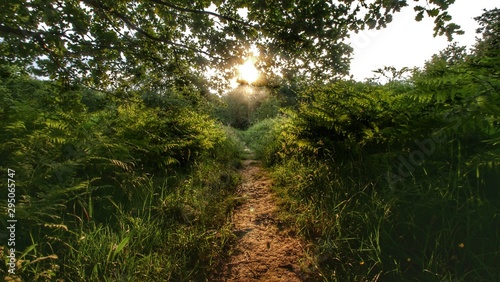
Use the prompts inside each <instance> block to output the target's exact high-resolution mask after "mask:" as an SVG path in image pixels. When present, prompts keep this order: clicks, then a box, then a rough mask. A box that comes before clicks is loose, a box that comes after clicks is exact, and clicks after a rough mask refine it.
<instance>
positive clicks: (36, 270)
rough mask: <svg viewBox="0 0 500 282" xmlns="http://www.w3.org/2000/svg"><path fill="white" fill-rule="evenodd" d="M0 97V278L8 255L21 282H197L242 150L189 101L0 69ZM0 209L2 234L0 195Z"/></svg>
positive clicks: (226, 235) (220, 245) (213, 261)
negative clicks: (11, 210)
mask: <svg viewBox="0 0 500 282" xmlns="http://www.w3.org/2000/svg"><path fill="white" fill-rule="evenodd" d="M0 92H1V95H0V97H1V99H2V101H1V108H0V110H1V111H0V116H1V119H0V128H1V132H2V134H1V136H0V170H1V171H2V172H3V173H4V176H5V175H6V173H7V170H8V169H12V170H14V171H15V176H13V178H14V179H15V183H16V189H15V198H16V203H15V218H16V219H17V225H16V230H15V232H16V237H15V239H16V241H15V246H7V244H5V245H3V246H2V254H1V257H2V259H3V261H4V262H5V263H2V264H1V266H0V276H2V280H3V276H5V275H6V274H7V270H8V268H9V266H8V265H7V263H8V261H9V258H8V257H7V254H8V252H7V250H8V249H10V248H11V247H15V249H16V256H17V265H16V275H17V276H18V279H19V278H22V279H23V281H189V280H204V278H205V277H206V276H207V275H208V274H209V273H210V272H211V271H212V270H213V269H214V268H216V267H217V264H218V263H219V262H220V261H221V257H222V255H223V254H224V250H225V248H226V247H227V245H228V242H230V241H231V240H232V238H233V235H232V233H231V232H230V228H229V222H228V221H227V217H226V216H227V214H228V213H229V212H230V210H231V209H232V207H233V200H232V199H233V197H232V192H233V190H234V188H235V187H236V185H237V184H238V181H239V176H238V175H237V173H236V168H237V166H238V165H239V157H240V156H239V154H240V152H241V150H242V148H241V145H240V141H239V140H238V139H237V135H236V133H234V130H232V129H231V128H229V127H225V126H223V125H221V124H220V123H219V122H216V121H215V120H214V119H213V118H211V117H210V116H209V115H207V114H204V113H203V111H200V110H199V109H200V108H202V106H199V105H195V104H196V103H202V101H201V100H200V101H193V100H190V99H189V97H188V98H186V96H187V95H184V94H185V93H183V92H182V91H181V90H179V91H178V92H174V93H170V94H169V95H165V96H162V95H160V94H156V95H146V94H143V93H139V92H137V93H129V94H128V96H127V97H118V96H115V94H116V95H118V93H108V94H104V93H101V92H95V91H91V90H87V89H79V88H74V89H65V88H63V87H61V86H59V85H58V84H56V83H53V82H48V81H39V80H35V79H32V78H30V77H28V76H26V75H24V74H23V73H22V71H20V70H18V69H16V68H12V67H9V66H2V69H1V80H0ZM193 105H194V106H193ZM4 176H2V179H5V178H4ZM2 191H4V190H2ZM0 209H1V216H2V218H1V220H0V221H1V223H0V228H1V229H2V230H6V226H5V224H7V223H6V222H7V218H6V216H7V210H6V209H7V203H6V197H2V201H1V208H0ZM1 234H2V242H6V239H7V238H6V237H5V236H6V235H7V234H5V233H4V232H2V233H1ZM2 244H3V243H2ZM10 278H15V276H11V277H10Z"/></svg>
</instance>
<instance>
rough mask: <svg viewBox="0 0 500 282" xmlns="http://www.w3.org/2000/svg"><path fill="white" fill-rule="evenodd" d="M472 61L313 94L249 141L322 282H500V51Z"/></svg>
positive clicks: (442, 59) (437, 59)
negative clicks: (307, 243)
mask: <svg viewBox="0 0 500 282" xmlns="http://www.w3.org/2000/svg"><path fill="white" fill-rule="evenodd" d="M462 51H463V49H460V48H457V47H456V46H451V47H450V48H449V49H447V50H445V51H443V52H442V53H441V54H439V55H436V56H434V57H433V59H432V60H430V61H429V62H428V63H427V64H426V67H425V68H424V69H422V70H415V71H414V72H413V75H412V77H411V78H410V79H407V80H402V79H400V80H398V79H394V80H392V81H390V82H389V83H387V84H385V85H379V84H376V83H359V82H351V81H339V82H336V83H332V84H329V85H318V86H311V85H309V86H306V87H304V88H303V90H301V91H300V93H299V103H298V105H297V110H295V109H294V110H292V109H288V110H284V111H283V113H284V115H282V116H281V117H276V118H273V119H266V120H262V121H261V122H259V123H256V124H254V125H253V126H252V127H251V128H250V129H249V130H248V131H247V132H246V133H245V134H246V136H247V138H248V140H250V141H253V145H252V146H253V147H254V148H255V150H256V152H257V153H258V155H259V156H260V157H261V158H262V159H263V160H264V161H265V162H266V163H267V164H268V165H269V166H270V167H271V169H272V171H273V177H274V179H275V182H276V184H277V185H276V191H277V193H278V195H279V196H280V198H281V207H282V209H281V210H282V217H283V219H284V220H286V222H288V223H289V224H290V226H292V227H293V228H294V229H295V230H296V231H297V232H298V234H300V235H302V236H303V237H304V238H306V239H307V240H308V241H310V242H312V243H313V245H314V247H313V248H312V249H311V254H310V255H312V256H313V257H315V258H316V263H317V265H316V267H318V269H319V273H318V276H317V277H316V279H317V280H324V281H496V280H498V278H499V277H500V268H499V266H498V264H497V263H496V262H497V261H498V260H499V259H500V251H499V250H500V229H499V226H500V190H499V189H498V183H500V168H499V165H500V151H499V144H500V143H499V140H500V130H499V128H500V127H499V122H500V117H499V113H500V95H499V90H500V80H499V76H498V65H496V64H494V63H493V62H495V61H497V60H498V58H499V57H498V50H496V51H494V50H490V51H491V52H490V53H489V56H491V57H487V58H485V57H481V56H478V55H477V54H472V55H464V53H462ZM457 58H458V59H457ZM258 135H261V136H263V137H261V139H257V138H252V136H258Z"/></svg>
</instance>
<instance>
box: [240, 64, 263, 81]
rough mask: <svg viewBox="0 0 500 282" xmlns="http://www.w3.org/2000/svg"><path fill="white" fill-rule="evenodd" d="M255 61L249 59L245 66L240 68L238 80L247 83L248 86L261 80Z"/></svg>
mask: <svg viewBox="0 0 500 282" xmlns="http://www.w3.org/2000/svg"><path fill="white" fill-rule="evenodd" d="M254 63H255V59H253V58H248V59H247V60H246V61H245V63H244V64H243V65H240V66H239V67H238V79H239V80H243V81H245V82H247V83H248V84H252V83H254V82H255V81H256V80H257V79H258V78H259V71H258V70H257V68H256V67H255V64H254Z"/></svg>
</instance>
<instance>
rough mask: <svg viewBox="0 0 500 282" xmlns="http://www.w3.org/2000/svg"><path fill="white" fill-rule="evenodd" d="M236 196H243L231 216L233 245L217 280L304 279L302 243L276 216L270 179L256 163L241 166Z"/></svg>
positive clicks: (306, 278)
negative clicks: (240, 180) (241, 201)
mask: <svg viewBox="0 0 500 282" xmlns="http://www.w3.org/2000/svg"><path fill="white" fill-rule="evenodd" d="M241 175H242V183H241V184H240V186H239V187H238V191H237V193H238V196H240V197H242V198H243V199H244V202H243V204H242V205H240V206H238V207H236V208H235V210H234V212H233V215H232V222H233V232H234V233H235V235H236V236H237V242H236V245H235V246H234V247H233V249H232V253H231V254H230V256H229V257H228V260H227V262H226V263H225V265H224V267H223V269H222V273H221V274H220V275H218V276H219V277H218V280H219V281H290V282H293V281H306V280H308V275H307V274H306V273H304V272H303V271H302V267H301V266H302V265H305V264H306V260H305V256H304V253H305V252H304V247H303V243H302V242H301V241H300V240H299V239H297V238H294V237H293V236H292V234H291V232H290V231H289V230H288V229H286V228H284V227H283V226H282V224H281V223H280V221H279V220H278V219H277V215H276V212H277V206H276V200H275V198H274V195H273V193H272V191H271V186H272V184H273V183H272V180H271V179H270V177H269V175H268V173H267V172H266V171H265V170H264V169H263V168H262V167H261V164H260V162H258V161H255V160H252V159H247V160H245V161H244V162H243V167H242V168H241Z"/></svg>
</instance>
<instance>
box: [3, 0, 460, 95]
mask: <svg viewBox="0 0 500 282" xmlns="http://www.w3.org/2000/svg"><path fill="white" fill-rule="evenodd" d="M453 2H454V0H445V1H442V0H440V1H429V3H428V5H426V6H420V5H417V6H416V8H415V10H416V12H417V20H421V19H422V18H423V17H424V16H429V17H433V18H435V34H440V35H441V34H446V35H447V36H448V37H449V38H451V36H452V34H453V33H460V31H459V30H458V28H459V27H458V26H457V25H455V24H449V23H448V22H449V21H450V20H451V16H450V15H449V14H448V13H447V9H448V7H449V5H450V4H452V3H453ZM406 6H408V4H407V1H402V0H401V1H383V0H376V1H373V2H371V3H366V2H365V1H351V0H342V1H339V2H338V3H331V2H325V1H317V0H309V1H299V2H292V1H284V0H283V1H273V2H267V1H261V0H255V1H206V0H197V1H191V2H190V4H189V5H186V3H185V2H182V1H178V0H172V1H164V0H155V1H135V2H133V3H130V2H128V1H118V2H117V1H95V0H84V1H40V0H36V1H23V0H15V1H9V2H5V3H2V4H1V6H0V11H1V12H0V18H1V19H2V20H1V22H0V38H1V39H2V40H1V43H0V49H1V50H2V52H1V54H2V56H1V59H2V61H4V62H11V63H19V64H23V65H25V66H31V68H32V69H33V71H35V72H36V73H39V74H43V75H45V76H49V77H52V78H56V77H57V78H59V79H60V80H61V81H63V82H64V83H66V84H68V83H69V84H72V83H73V82H75V81H84V82H85V83H87V84H88V85H93V86H95V87H97V88H99V89H101V90H102V89H107V88H108V87H116V86H120V87H127V85H128V86H130V85H142V86H144V83H147V81H148V80H149V81H150V82H157V83H159V84H166V85H178V84H179V83H180V84H182V85H185V84H186V83H188V84H189V81H192V80H193V78H199V77H200V76H202V75H201V74H200V72H199V71H200V70H202V69H203V68H205V67H207V66H211V67H215V68H217V69H219V70H221V71H223V72H224V71H226V70H227V69H228V68H229V67H230V66H232V65H234V64H236V63H239V62H241V60H242V57H244V55H246V54H245V53H247V52H249V51H248V50H247V49H248V47H250V45H251V44H255V45H256V46H257V47H258V48H259V50H260V53H261V55H262V56H263V60H262V64H261V65H262V66H263V67H264V66H265V67H266V69H269V70H270V69H272V67H276V66H282V67H285V68H287V69H291V70H293V69H295V70H302V71H303V72H307V73H310V76H311V77H316V78H322V79H331V78H333V77H335V76H337V74H345V73H346V72H347V71H348V54H349V53H350V47H349V46H347V45H346V44H345V43H343V42H342V39H344V38H345V37H346V36H347V33H348V31H349V30H355V31H358V30H360V29H362V28H365V27H368V28H379V27H385V26H386V24H387V23H390V22H391V21H392V15H393V14H395V13H397V12H399V11H400V10H401V9H402V8H405V7H406ZM209 7H210V10H209ZM243 12H246V15H245V14H244V13H243ZM34 62H36V64H33V63H34ZM136 87H137V86H136Z"/></svg>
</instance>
